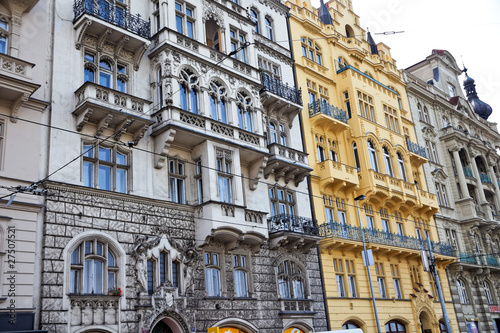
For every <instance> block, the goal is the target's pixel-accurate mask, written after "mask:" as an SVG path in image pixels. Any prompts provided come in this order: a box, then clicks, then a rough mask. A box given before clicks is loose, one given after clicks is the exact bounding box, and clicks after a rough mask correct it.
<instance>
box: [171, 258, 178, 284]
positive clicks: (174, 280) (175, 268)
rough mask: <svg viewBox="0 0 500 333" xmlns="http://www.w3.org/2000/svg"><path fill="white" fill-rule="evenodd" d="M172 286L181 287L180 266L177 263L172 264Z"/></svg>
mask: <svg viewBox="0 0 500 333" xmlns="http://www.w3.org/2000/svg"><path fill="white" fill-rule="evenodd" d="M172 285H173V286H174V287H176V288H177V287H179V264H178V263H176V262H173V263H172Z"/></svg>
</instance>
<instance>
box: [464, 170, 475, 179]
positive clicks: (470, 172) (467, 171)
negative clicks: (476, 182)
mask: <svg viewBox="0 0 500 333" xmlns="http://www.w3.org/2000/svg"><path fill="white" fill-rule="evenodd" d="M463 169H464V175H465V177H470V178H474V176H473V175H472V170H471V169H470V168H468V167H463Z"/></svg>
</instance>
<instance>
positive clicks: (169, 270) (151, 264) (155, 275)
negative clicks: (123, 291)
mask: <svg viewBox="0 0 500 333" xmlns="http://www.w3.org/2000/svg"><path fill="white" fill-rule="evenodd" d="M154 253H155V251H152V252H151V256H150V257H149V258H148V261H147V288H148V294H150V295H151V294H153V293H154V291H155V288H156V287H158V286H160V285H162V284H163V283H165V282H167V281H170V282H171V283H172V286H174V287H176V288H178V287H179V274H180V271H179V269H180V262H179V261H177V260H172V258H171V257H170V255H169V252H167V251H165V250H162V251H159V252H158V254H157V255H155V254H154Z"/></svg>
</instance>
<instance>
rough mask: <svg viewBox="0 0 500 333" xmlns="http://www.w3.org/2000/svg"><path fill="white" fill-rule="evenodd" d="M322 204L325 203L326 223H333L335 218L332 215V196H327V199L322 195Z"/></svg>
mask: <svg viewBox="0 0 500 333" xmlns="http://www.w3.org/2000/svg"><path fill="white" fill-rule="evenodd" d="M323 204H324V205H325V217H326V223H334V222H335V218H334V217H333V216H334V209H333V206H332V197H330V196H329V197H328V200H327V198H326V195H324V196H323Z"/></svg>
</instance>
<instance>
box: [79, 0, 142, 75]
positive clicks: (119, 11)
mask: <svg viewBox="0 0 500 333" xmlns="http://www.w3.org/2000/svg"><path fill="white" fill-rule="evenodd" d="M73 12H74V14H75V18H74V19H73V25H74V28H75V30H76V32H77V34H76V38H75V39H76V45H75V46H76V48H77V49H80V48H81V46H82V45H83V43H84V38H85V37H86V36H89V37H90V38H94V39H96V40H97V44H98V45H97V49H99V48H101V47H103V46H104V45H105V44H106V43H109V44H111V45H114V48H115V50H114V53H115V56H116V55H118V54H119V53H120V52H121V50H122V48H127V49H130V50H132V51H133V52H134V53H135V54H134V57H133V59H134V67H135V68H136V69H137V68H138V66H139V62H140V59H141V57H142V55H143V54H144V52H145V51H146V49H147V46H148V44H149V38H150V30H151V28H150V26H151V25H150V23H149V22H148V21H145V20H143V19H141V16H140V15H132V14H130V13H129V12H128V8H127V7H126V6H120V5H116V4H115V3H114V2H108V1H106V0H75V2H74V4H73Z"/></svg>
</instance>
